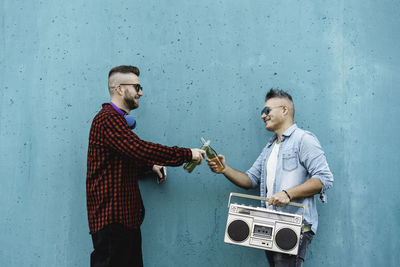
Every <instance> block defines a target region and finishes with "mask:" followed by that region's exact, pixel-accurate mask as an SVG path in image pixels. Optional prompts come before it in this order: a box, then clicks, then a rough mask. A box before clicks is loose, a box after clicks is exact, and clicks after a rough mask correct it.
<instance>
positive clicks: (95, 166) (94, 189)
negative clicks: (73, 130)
mask: <svg viewBox="0 0 400 267" xmlns="http://www.w3.org/2000/svg"><path fill="white" fill-rule="evenodd" d="M191 159H192V153H191V150H190V149H188V148H181V147H168V146H163V145H159V144H155V143H151V142H146V141H143V140H141V139H140V138H139V137H138V136H137V135H136V134H134V133H133V132H132V130H130V129H129V127H128V125H127V123H126V121H125V119H124V118H123V117H122V116H121V115H120V114H119V113H118V112H117V111H116V110H115V109H114V108H113V107H112V106H111V105H110V104H108V103H106V104H103V108H102V110H101V111H100V112H99V113H98V114H97V115H96V116H95V118H94V119H93V122H92V126H91V129H90V134H89V150H88V158H87V179H86V197H87V212H88V219H89V229H90V233H91V234H94V233H96V232H97V231H99V230H101V229H102V228H103V227H104V226H106V225H108V224H110V223H113V222H118V223H121V224H123V225H125V226H126V227H127V228H132V229H137V228H139V227H140V225H141V223H142V221H143V218H144V206H143V202H142V198H141V196H140V191H139V184H138V178H139V176H141V175H143V172H144V171H147V170H149V169H151V167H152V166H153V165H154V164H157V165H163V166H167V165H168V166H179V165H182V164H183V163H184V162H187V161H190V160H191Z"/></svg>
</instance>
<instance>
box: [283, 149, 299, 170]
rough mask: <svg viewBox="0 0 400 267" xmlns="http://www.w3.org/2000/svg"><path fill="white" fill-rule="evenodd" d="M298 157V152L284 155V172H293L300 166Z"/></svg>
mask: <svg viewBox="0 0 400 267" xmlns="http://www.w3.org/2000/svg"><path fill="white" fill-rule="evenodd" d="M298 162H299V160H298V156H297V153H296V151H285V152H283V153H282V168H283V170H284V171H288V172H290V171H293V170H295V169H297V166H298Z"/></svg>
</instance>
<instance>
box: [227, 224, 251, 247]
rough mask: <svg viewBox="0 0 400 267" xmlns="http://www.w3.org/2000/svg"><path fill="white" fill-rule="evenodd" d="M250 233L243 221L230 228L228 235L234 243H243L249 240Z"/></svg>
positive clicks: (231, 225)
mask: <svg viewBox="0 0 400 267" xmlns="http://www.w3.org/2000/svg"><path fill="white" fill-rule="evenodd" d="M249 233H250V229H249V226H248V225H247V223H246V222H244V221H242V220H235V221H233V222H231V223H230V224H229V226H228V235H229V237H230V239H232V240H233V241H236V242H242V241H244V240H246V239H247V237H248V236H249Z"/></svg>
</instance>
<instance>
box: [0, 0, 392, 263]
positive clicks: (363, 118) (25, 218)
mask: <svg viewBox="0 0 400 267" xmlns="http://www.w3.org/2000/svg"><path fill="white" fill-rule="evenodd" d="M0 12H1V20H0V23H1V27H0V41H1V50H0V51H1V53H0V68H1V71H0V75H1V76H0V92H1V98H0V101H1V102H0V104H1V105H0V150H1V153H0V177H1V186H0V203H1V205H0V214H1V216H0V233H1V238H0V266H7V267H14V266H15V267H21V266H88V265H89V254H90V252H91V250H92V245H91V240H90V236H89V234H88V231H89V229H88V225H87V217H86V203H85V174H86V152H87V140H88V133H89V127H90V123H91V120H92V118H93V116H94V115H95V114H96V112H97V111H98V110H99V109H100V107H101V103H103V102H106V101H108V92H107V87H106V86H107V73H108V70H109V69H110V68H111V67H113V66H115V65H120V64H133V65H137V66H139V67H140V68H141V72H142V75H141V82H142V85H143V87H144V91H143V92H144V96H143V98H142V99H141V106H140V108H139V110H137V111H135V112H134V115H135V116H136V117H137V121H138V127H137V129H136V130H135V131H136V132H137V133H138V134H139V136H140V137H142V138H143V139H145V140H149V141H154V142H159V143H163V144H166V145H180V146H188V147H197V146H199V145H200V141H199V139H200V137H201V136H204V137H205V138H208V139H211V140H212V145H213V147H214V148H215V150H217V152H219V153H222V154H224V155H225V156H226V157H227V160H228V163H229V164H230V165H231V166H233V167H234V168H236V169H238V170H242V171H245V170H247V168H249V167H250V166H251V164H252V163H253V162H254V160H255V159H256V157H257V156H258V154H259V153H260V151H261V149H262V147H263V146H264V145H265V143H266V142H267V140H268V138H269V137H270V136H271V134H270V133H268V132H266V131H265V129H264V127H263V124H262V122H261V120H260V109H261V107H262V105H263V103H264V102H263V100H264V96H265V93H266V92H267V90H268V89H269V88H270V87H279V88H281V89H285V90H287V91H289V92H290V93H291V94H292V95H293V97H294V101H295V105H296V122H297V124H298V125H299V126H300V127H302V128H304V129H307V130H310V131H312V132H314V133H315V134H316V135H317V136H318V138H319V140H320V142H321V144H322V146H323V148H324V149H325V152H326V155H327V158H328V162H329V164H330V167H331V170H332V172H333V173H334V176H335V184H334V188H333V189H331V190H330V192H329V193H328V203H327V204H326V205H319V215H320V226H319V232H318V235H317V236H316V237H315V239H314V241H313V243H312V245H311V251H310V253H309V254H308V259H307V264H306V266H398V264H399V262H400V258H399V254H398V253H397V252H398V251H399V249H400V245H399V244H400V243H399V242H398V238H397V236H399V234H400V230H399V227H398V225H399V223H400V209H399V207H398V200H397V196H398V191H399V189H400V182H399V181H400V179H399V166H400V158H399V156H398V151H399V149H400V141H399V138H398V136H397V131H398V130H399V125H398V122H399V120H398V114H399V112H400V106H399V104H398V98H399V97H400V92H399V90H398V84H400V78H399V75H398V72H399V70H400V60H399V58H400V57H399V56H400V52H399V51H400V43H399V42H400V30H399V27H398V25H399V23H400V4H399V2H398V1H372V0H366V1H360V0H350V1H344V0H341V1H335V2H334V3H333V2H332V1H271V0H268V1H227V0H221V1H210V0H207V1H181V0H177V1H104V0H102V1H77V0H71V1H49V0H44V1H21V0H19V1H18V0H13V1H11V0H3V1H2V2H1V4H0ZM168 173H169V178H168V181H167V183H166V184H163V185H160V186H159V185H157V184H156V182H155V180H153V179H145V180H143V181H141V189H142V195H143V198H144V202H145V205H146V208H147V214H146V218H145V221H144V224H143V227H142V231H143V252H144V261H145V266H265V264H266V263H265V259H264V254H263V252H262V251H260V250H256V249H251V248H244V247H239V246H230V245H227V244H225V243H224V242H223V234H224V228H225V223H226V216H227V208H226V204H227V200H228V194H229V192H245V191H244V190H241V189H238V188H236V187H235V186H234V185H232V184H230V183H229V182H228V181H227V180H226V179H225V178H224V177H223V176H221V175H220V176H218V175H215V174H212V173H211V172H210V171H208V168H207V167H206V166H205V165H203V166H199V167H197V168H196V170H195V171H194V172H193V173H192V174H187V173H185V172H184V171H183V169H182V168H181V167H179V168H169V172H168ZM247 193H253V194H257V193H258V191H257V190H253V191H247Z"/></svg>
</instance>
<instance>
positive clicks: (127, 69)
mask: <svg viewBox="0 0 400 267" xmlns="http://www.w3.org/2000/svg"><path fill="white" fill-rule="evenodd" d="M116 72H119V73H133V74H135V75H136V76H138V77H139V75H140V71H139V68H138V67H135V66H129V65H121V66H117V67H114V68H112V69H111V70H110V72H109V73H108V78H110V77H111V75H113V74H114V73H116Z"/></svg>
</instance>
